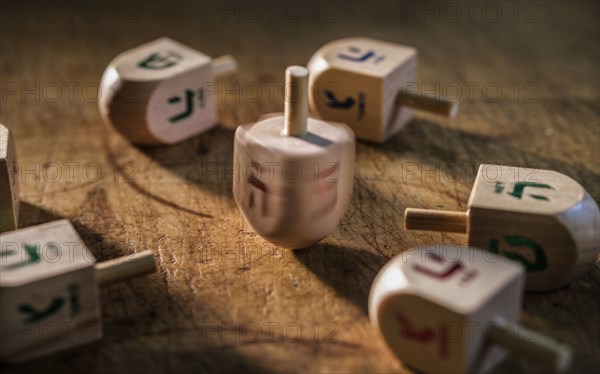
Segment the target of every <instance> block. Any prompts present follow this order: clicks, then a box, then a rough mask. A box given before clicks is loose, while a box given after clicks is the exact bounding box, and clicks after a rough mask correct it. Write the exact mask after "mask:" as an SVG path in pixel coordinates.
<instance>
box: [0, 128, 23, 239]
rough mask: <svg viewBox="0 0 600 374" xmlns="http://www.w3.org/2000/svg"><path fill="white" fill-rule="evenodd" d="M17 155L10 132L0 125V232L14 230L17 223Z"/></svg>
mask: <svg viewBox="0 0 600 374" xmlns="http://www.w3.org/2000/svg"><path fill="white" fill-rule="evenodd" d="M18 182H19V180H18V178H17V155H16V150H15V142H14V139H13V136H12V134H11V132H10V131H9V130H8V129H7V128H6V127H4V126H3V125H2V124H0V232H4V231H10V230H15V229H16V228H17V226H18V223H19V183H18Z"/></svg>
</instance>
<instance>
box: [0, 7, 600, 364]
mask: <svg viewBox="0 0 600 374" xmlns="http://www.w3.org/2000/svg"><path fill="white" fill-rule="evenodd" d="M492 3H493V4H495V8H494V9H492V8H490V7H489V6H488V7H487V8H486V9H485V11H486V12H487V13H485V14H484V9H483V5H482V4H478V5H477V6H475V7H474V8H472V9H473V12H472V13H471V14H472V16H470V15H469V13H468V12H467V9H466V8H463V9H462V15H461V16H460V17H458V18H456V17H457V13H456V10H455V8H451V7H448V6H447V4H446V3H440V2H429V3H427V4H423V3H420V2H410V3H406V2H404V3H402V2H387V1H384V2H367V1H355V2H346V3H332V2H302V3H299V2H288V4H292V5H291V6H292V7H295V8H296V9H297V8H298V7H300V8H301V9H302V15H301V16H300V17H297V16H294V13H293V12H292V11H293V9H292V10H289V12H290V14H289V15H288V16H287V17H286V16H283V10H282V7H281V5H278V4H276V3H266V4H262V3H254V4H258V7H260V8H261V9H263V10H262V12H263V13H262V14H263V15H262V16H261V17H259V18H258V19H257V16H256V15H257V13H256V12H255V11H253V10H252V9H249V8H243V6H244V5H243V3H229V5H228V6H229V7H228V8H225V7H224V6H223V5H222V4H221V3H218V2H212V3H192V2H170V3H164V4H163V3H161V2H157V1H152V2H124V3H115V2H101V3H97V4H94V3H92V6H91V8H89V9H86V8H85V7H84V6H83V5H73V4H70V5H69V3H66V4H63V3H61V2H59V3H58V4H59V5H58V6H59V7H62V8H60V9H62V16H60V17H58V18H57V13H56V10H53V9H50V8H48V6H49V5H44V4H45V3H41V4H39V3H21V2H3V3H2V7H3V8H2V10H3V15H2V17H3V18H2V22H1V24H0V42H1V44H0V48H1V54H0V63H1V70H0V72H1V76H2V100H1V117H0V121H1V122H2V123H3V124H5V125H6V126H8V127H9V128H10V129H11V130H12V131H14V134H15V137H16V144H17V151H18V156H19V157H20V168H21V187H20V188H21V192H20V197H21V200H22V207H21V219H20V225H21V226H29V225H33V224H36V223H41V222H47V221H50V220H53V219H56V218H63V217H64V218H69V219H71V220H72V222H73V223H74V224H75V225H76V228H77V230H78V231H79V232H80V233H81V235H82V237H83V238H84V240H85V241H86V243H87V244H88V246H89V247H90V249H91V250H92V252H93V253H94V254H95V255H96V256H97V257H98V258H99V259H108V258H113V257H115V256H118V255H123V254H127V253H131V252H134V251H141V250H143V249H146V248H149V249H152V250H153V251H155V253H156V258H157V260H158V262H159V271H158V273H157V274H155V275H151V276H149V277H146V278H144V279H136V280H131V281H128V282H125V283H123V284H118V285H114V286H110V287H108V288H106V289H104V290H103V291H102V293H101V296H102V316H103V320H104V338H103V340H101V341H98V342H96V343H93V344H90V345H87V346H83V347H81V348H78V349H74V350H71V351H68V352H64V353H60V354H57V355H54V356H50V357H46V358H42V359H39V360H36V361H33V362H30V363H26V364H23V365H17V366H9V365H6V364H2V366H0V368H1V369H2V372H3V373H19V372H37V371H39V372H42V371H44V372H48V371H52V372H58V371H60V372H64V373H70V372H115V373H116V372H118V373H131V372H144V373H166V372H182V373H185V372H199V371H202V372H239V371H248V372H346V373H364V372H404V371H408V370H410V369H409V368H406V367H404V366H403V365H402V364H401V363H400V362H398V361H397V360H395V359H394V357H393V356H392V355H391V354H390V353H389V352H388V351H387V349H386V347H385V346H384V344H383V343H382V342H381V340H380V339H379V338H378V336H377V334H376V333H375V332H374V331H373V330H372V329H371V327H370V326H369V323H368V317H367V313H366V308H367V297H368V291H369V287H370V284H371V281H372V279H373V277H374V276H375V274H376V273H377V271H378V270H379V269H380V268H381V266H382V265H383V264H384V263H385V262H386V261H387V260H388V259H389V258H390V257H392V256H394V255H396V254H398V253H400V252H401V251H403V250H406V249H408V248H410V247H413V246H417V245H425V244H431V243H438V242H447V243H465V241H466V238H465V237H464V236H461V235H455V234H442V233H428V232H418V231H417V232H406V231H404V229H403V227H402V213H403V210H404V208H406V207H429V208H443V209H464V208H465V207H466V203H467V199H468V197H469V192H470V188H471V185H472V183H473V179H474V173H475V170H476V165H478V164H479V163H496V164H507V165H515V166H522V167H539V168H548V169H554V170H557V171H559V172H562V173H565V174H567V175H569V176H571V177H573V178H575V179H576V180H578V181H579V182H581V183H582V184H583V186H584V187H585V188H586V189H587V190H588V191H589V192H590V193H591V195H592V196H593V197H594V199H595V200H596V201H598V200H599V199H600V183H599V178H600V177H599V175H600V162H599V161H600V128H599V109H600V108H599V70H598V63H599V59H600V50H599V45H600V44H599V43H598V41H599V40H598V39H599V35H600V34H599V32H600V30H599V24H598V14H599V6H598V3H597V2H568V3H567V2H563V1H554V2H539V3H537V2H534V3H515V2H492ZM269 4H270V5H269ZM280 4H281V3H280ZM455 4H457V3H455ZM458 4H461V3H458ZM532 4H533V5H532ZM207 6H210V8H207ZM425 6H427V7H429V8H424V7H425ZM45 7H46V8H45ZM88 7H90V6H88ZM236 7H237V8H236ZM410 7H412V8H410ZM431 7H432V8H431ZM436 7H437V8H436ZM96 8H99V9H101V15H100V16H98V13H97V12H96V13H94V9H96ZM497 8H500V10H501V12H502V14H501V16H500V17H499V19H496V18H497V14H498V13H497ZM31 9H33V10H31ZM70 9H71V10H70ZM244 9H245V10H244ZM278 9H279V10H278ZM315 9H317V10H319V12H318V13H315V12H316V10H315ZM414 9H416V10H414ZM431 9H433V10H431ZM84 11H85V12H88V13H89V14H86V13H84ZM236 11H237V12H238V14H240V16H239V19H238V18H237V17H238V16H236V15H235V12H236ZM425 11H427V13H425ZM44 12H45V13H44ZM53 12H54V13H53ZM244 12H245V13H244ZM253 12H254V13H253ZM494 12H496V13H494ZM36 13H37V14H36ZM269 14H272V15H273V17H271V16H269ZM355 35H365V36H370V37H375V38H380V39H384V40H389V41H393V42H397V43H402V44H407V45H411V46H415V47H416V48H418V50H419V62H420V64H419V78H420V82H422V83H426V84H427V86H426V88H429V89H434V88H437V89H438V90H442V91H443V92H445V93H446V94H447V95H448V96H450V97H454V96H456V94H457V92H458V93H461V94H462V97H461V109H460V113H459V115H458V117H456V118H455V119H453V120H445V119H441V118H437V117H434V116H428V115H424V114H419V115H418V117H417V118H416V119H415V120H414V121H413V122H412V123H410V124H409V125H408V126H407V127H406V128H405V129H404V131H403V132H401V133H399V134H398V135H396V136H394V137H393V138H392V139H391V140H390V141H389V142H387V143H386V144H384V145H372V144H365V143H360V144H358V148H357V161H356V172H355V174H356V177H355V184H354V193H353V198H352V201H351V205H350V207H349V209H348V212H347V214H346V215H345V218H344V219H343V221H342V223H341V225H340V226H339V228H338V229H337V230H336V231H335V232H334V233H333V234H332V235H330V236H329V237H328V238H326V239H325V240H323V241H322V242H321V243H319V244H318V245H315V246H313V247H310V248H307V249H304V250H300V251H296V252H290V251H285V250H282V249H279V248H276V247H273V246H272V245H270V244H268V243H266V242H265V241H264V240H262V239H261V238H260V237H258V236H257V235H256V234H255V233H254V232H253V231H252V229H251V228H250V227H249V226H248V224H246V223H245V222H244V220H243V218H242V217H241V215H240V214H239V213H238V210H237V208H236V205H235V203H234V201H233V198H232V192H231V175H230V172H231V166H230V165H231V162H232V136H233V131H234V130H233V129H234V128H235V126H236V125H238V124H241V123H247V122H251V121H253V120H254V119H255V118H256V117H257V116H258V115H260V114H262V113H266V112H273V111H281V110H282V108H283V100H282V95H281V87H282V84H283V75H284V74H283V72H284V68H285V67H286V66H287V65H290V64H304V63H306V61H308V59H309V57H310V55H311V54H312V52H314V51H315V50H316V49H317V48H318V47H320V46H321V45H322V44H324V43H325V42H327V41H330V40H333V39H336V38H341V37H346V36H355ZM160 36H170V37H172V38H174V39H176V40H179V41H181V42H183V43H185V44H187V45H189V46H191V47H194V48H196V49H198V50H200V51H203V52H204V53H207V54H209V55H211V56H217V55H220V54H224V53H232V54H233V55H235V56H236V57H237V59H238V61H239V65H240V71H239V73H237V74H236V75H235V76H233V77H230V78H228V79H226V80H223V81H219V83H218V84H219V88H220V90H221V92H226V93H227V94H226V95H224V96H221V97H220V98H219V99H218V100H219V106H220V107H219V113H220V119H221V123H222V126H220V127H217V128H215V129H214V130H212V131H210V132H208V133H207V134H204V135H202V136H198V137H196V138H194V139H191V140H189V141H186V142H184V143H182V144H179V145H175V146H171V147H158V148H140V147H136V146H133V145H131V144H129V143H128V142H127V141H125V139H123V138H122V137H121V136H120V135H119V134H117V133H116V132H115V131H114V130H113V129H111V128H109V127H106V126H104V125H103V123H102V121H101V118H100V116H99V113H98V108H97V103H96V101H95V95H96V90H95V89H96V87H97V84H98V82H99V80H100V76H101V74H102V72H103V69H104V67H105V66H106V64H107V63H108V62H109V61H110V60H111V58H112V57H114V56H115V55H116V54H117V53H119V52H121V51H123V50H126V49H129V48H131V47H133V46H136V45H139V44H141V43H143V42H146V41H149V40H152V39H154V38H157V37H160ZM236 82H238V86H237V87H236V86H235V84H236ZM257 85H258V86H259V87H260V91H259V93H260V97H259V98H258V99H257V94H256V92H257V91H256V86H257ZM436 85H437V86H436ZM57 87H58V88H57ZM69 87H72V93H71V92H70V89H69ZM253 87H254V89H255V90H254V91H251V89H253ZM269 87H275V91H273V92H274V93H273V94H270V91H269ZM457 88H458V89H457ZM277 89H278V90H277ZM244 90H246V92H245V94H244ZM444 90H445V91H444ZM59 94H60V97H58V96H59ZM98 171H101V175H97V173H98ZM59 173H60V174H59ZM36 177H37V178H38V179H37V180H36ZM599 300H600V269H599V268H598V266H596V267H595V268H594V269H593V270H592V271H590V272H589V273H588V274H586V275H585V276H584V277H582V278H581V279H580V280H579V281H577V282H576V283H573V284H571V285H569V286H568V287H565V288H563V289H560V290H558V291H554V292H549V293H545V294H536V293H528V294H526V295H525V298H524V310H523V314H522V321H523V323H524V324H525V325H527V326H530V327H532V328H535V329H537V330H539V331H541V332H543V333H546V334H548V335H550V336H552V337H554V338H556V339H559V340H561V341H563V342H565V343H568V344H570V345H571V346H572V347H574V349H575V360H574V362H573V366H572V371H573V372H593V371H595V372H598V370H599V369H600V318H599V316H600V306H599ZM495 372H543V370H542V369H540V368H539V367H536V366H535V365H533V364H531V363H529V362H526V361H525V360H523V359H519V358H518V357H510V358H508V359H506V360H505V361H504V362H503V363H502V364H501V365H500V366H498V367H497V368H496V369H495Z"/></svg>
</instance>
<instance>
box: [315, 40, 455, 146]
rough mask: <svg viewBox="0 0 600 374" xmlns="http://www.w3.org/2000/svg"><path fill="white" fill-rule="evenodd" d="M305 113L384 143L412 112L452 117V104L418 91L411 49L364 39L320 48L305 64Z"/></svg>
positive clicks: (415, 68)
mask: <svg viewBox="0 0 600 374" xmlns="http://www.w3.org/2000/svg"><path fill="white" fill-rule="evenodd" d="M308 69H309V70H310V75H311V78H310V87H311V91H310V109H311V111H312V112H313V113H315V114H316V115H317V116H318V117H319V118H321V119H323V120H326V121H336V122H343V123H346V124H348V126H350V127H351V128H352V130H354V133H355V134H356V137H357V138H359V139H363V140H368V141H373V142H384V141H386V140H387V139H388V138H389V137H390V136H392V135H393V134H394V133H396V132H397V131H399V130H400V129H401V128H402V127H403V126H404V125H405V124H407V123H408V122H409V121H410V120H411V119H412V118H413V114H414V113H413V109H419V110H424V111H428V112H431V113H435V114H440V115H444V116H450V117H454V116H455V115H456V113H457V111H458V103H456V102H451V101H449V100H446V99H444V98H442V97H440V96H441V95H435V94H434V95H425V94H421V93H419V92H418V91H419V90H418V88H417V86H418V84H417V83H416V82H417V50H416V49H415V48H412V47H407V46H403V45H399V44H394V43H388V42H383V41H380V40H375V39H369V38H347V39H339V40H335V41H333V42H330V43H327V44H325V45H324V46H323V47H321V48H320V49H319V50H318V51H317V52H316V53H315V54H314V55H313V56H312V57H311V59H310V61H309V62H308Z"/></svg>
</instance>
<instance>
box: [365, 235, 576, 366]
mask: <svg viewBox="0 0 600 374" xmlns="http://www.w3.org/2000/svg"><path fill="white" fill-rule="evenodd" d="M524 281H525V275H524V271H523V268H522V266H521V265H519V264H517V263H514V262H512V261H509V260H506V259H504V258H502V257H501V256H498V255H492V254H491V253H489V252H485V251H482V250H479V249H475V248H462V247H444V246H431V247H426V248H423V249H420V250H409V251H407V252H404V253H401V254H399V255H398V256H396V257H395V258H393V259H392V260H391V261H390V262H388V263H387V264H386V265H385V266H384V267H383V269H382V270H381V271H380V272H379V274H378V275H377V277H376V278H375V280H374V281H373V285H372V287H371V292H370V294H369V318H370V320H371V323H372V325H373V326H374V327H375V328H376V329H378V330H379V331H380V333H381V335H383V338H384V340H385V342H386V343H387V345H388V347H389V348H390V349H391V351H392V352H393V353H394V354H395V355H396V356H397V357H398V358H399V359H400V360H401V361H402V362H403V363H405V364H407V365H410V366H412V367H414V368H417V369H419V370H421V371H423V372H426V373H466V372H474V373H483V372H486V371H488V370H490V369H491V368H492V367H493V366H494V365H496V364H497V363H498V362H499V361H500V360H502V358H503V357H504V356H505V355H506V353H507V351H509V352H511V353H513V354H517V355H523V356H527V357H528V358H529V359H531V360H534V361H537V362H538V363H539V364H541V365H543V366H546V367H547V368H549V369H552V370H554V371H555V372H561V371H564V370H566V369H567V368H568V366H569V364H570V361H571V351H570V349H569V348H568V347H567V346H565V345H562V344H558V343H556V342H554V341H553V340H551V339H550V338H548V337H545V336H542V335H539V334H537V333H534V332H532V331H530V330H529V329H526V328H525V327H523V326H521V325H519V324H518V323H517V321H518V320H519V315H520V313H521V297H522V292H523V283H524Z"/></svg>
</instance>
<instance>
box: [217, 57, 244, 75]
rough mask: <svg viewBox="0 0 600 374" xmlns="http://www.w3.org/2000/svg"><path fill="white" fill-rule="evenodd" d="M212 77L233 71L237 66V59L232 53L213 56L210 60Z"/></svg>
mask: <svg viewBox="0 0 600 374" xmlns="http://www.w3.org/2000/svg"><path fill="white" fill-rule="evenodd" d="M211 66H212V75H213V77H222V76H225V75H229V74H232V73H235V71H236V70H237V68H238V64H237V61H236V60H235V58H233V56H232V55H223V56H219V57H217V58H214V59H213V60H212V62H211Z"/></svg>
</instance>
